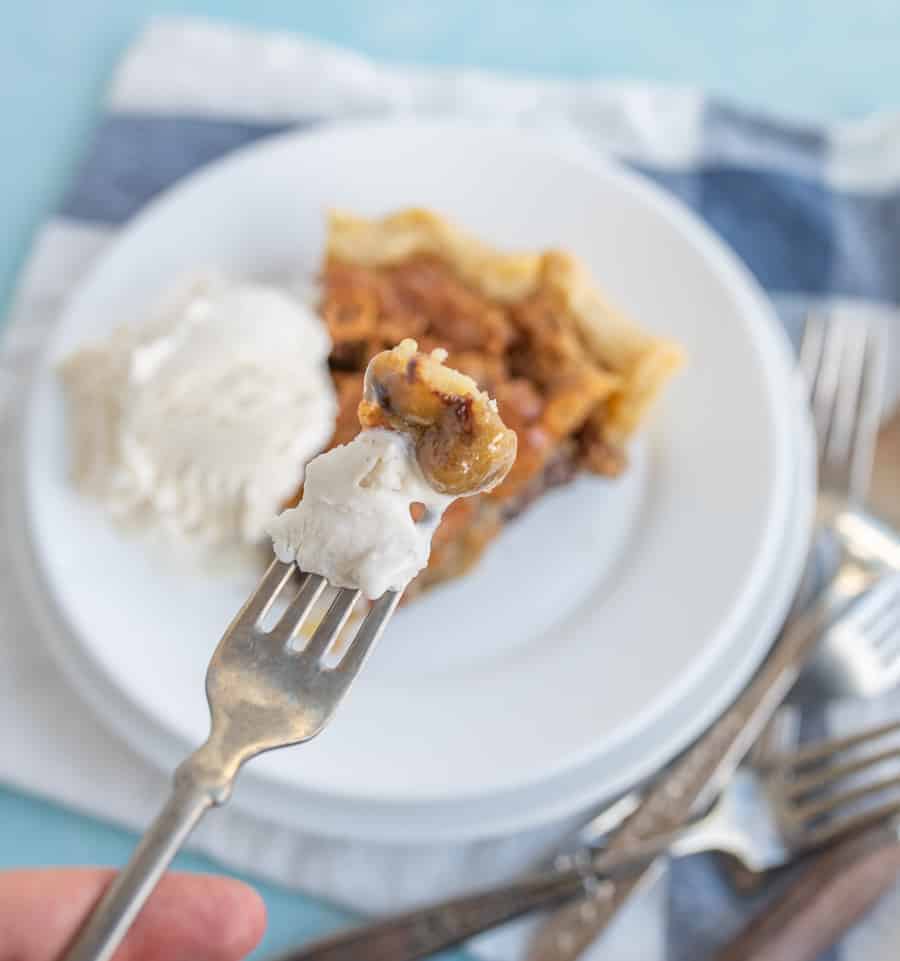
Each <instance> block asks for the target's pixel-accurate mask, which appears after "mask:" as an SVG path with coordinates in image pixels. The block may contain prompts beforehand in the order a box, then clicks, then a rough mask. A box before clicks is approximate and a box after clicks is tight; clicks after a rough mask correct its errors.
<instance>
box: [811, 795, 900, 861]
mask: <svg viewBox="0 0 900 961" xmlns="http://www.w3.org/2000/svg"><path fill="white" fill-rule="evenodd" d="M898 815H900V801H892V802H890V803H888V804H882V805H880V806H879V807H874V808H870V809H869V810H868V811H860V812H859V813H857V814H852V815H850V816H848V817H843V818H839V819H836V820H834V821H832V822H827V823H825V824H822V825H819V826H818V827H813V828H809V829H806V830H803V831H802V833H800V834H798V835H797V836H796V838H795V842H794V846H795V848H796V849H797V850H801V851H803V850H811V849H813V848H818V847H822V846H823V845H826V844H830V843H831V842H833V841H837V840H839V839H840V838H843V837H847V836H848V835H851V834H855V833H857V832H858V831H860V830H862V829H863V828H866V827H869V826H870V825H874V824H879V823H881V822H884V821H887V820H889V819H891V818H895V817H897V816H898Z"/></svg>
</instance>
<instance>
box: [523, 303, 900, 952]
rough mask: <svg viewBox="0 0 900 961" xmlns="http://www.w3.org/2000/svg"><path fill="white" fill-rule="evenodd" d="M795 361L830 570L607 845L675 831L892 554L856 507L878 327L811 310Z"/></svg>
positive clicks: (567, 943) (878, 350)
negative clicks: (831, 548)
mask: <svg viewBox="0 0 900 961" xmlns="http://www.w3.org/2000/svg"><path fill="white" fill-rule="evenodd" d="M800 366H801V369H802V371H803V374H804V378H805V380H806V383H807V386H808V391H809V402H810V408H811V410H812V413H813V418H814V421H815V428H816V440H817V448H818V469H819V492H818V497H817V500H816V532H817V536H821V535H822V534H827V535H828V536H829V537H830V539H831V540H832V541H833V543H834V544H835V545H836V546H837V548H838V554H839V557H838V563H837V565H836V569H835V571H834V573H833V576H832V578H831V580H830V581H829V583H828V584H827V586H826V587H825V589H824V590H823V592H822V593H821V594H820V595H819V597H818V599H817V601H816V602H815V604H814V605H813V607H812V608H811V609H810V610H808V611H806V612H805V613H804V614H801V615H799V617H797V618H795V619H792V620H791V621H790V622H789V623H788V625H787V627H786V628H785V630H784V631H783V632H782V635H781V637H780V638H779V640H778V642H777V643H776V646H775V648H774V650H773V653H772V655H771V656H770V658H769V660H768V661H767V662H766V664H765V665H764V666H763V668H762V670H761V671H760V672H759V674H758V675H757V677H756V679H755V680H754V681H753V682H752V683H751V684H750V686H749V687H748V688H747V690H746V691H745V692H744V694H743V695H742V696H741V697H740V698H739V699H738V701H737V702H736V703H735V705H734V706H733V707H732V708H731V710H729V711H728V712H726V714H725V715H724V716H723V717H722V718H721V719H720V721H719V722H718V723H717V724H715V725H714V726H713V727H712V728H710V730H709V731H707V733H706V734H705V735H703V736H702V737H701V738H700V740H699V741H698V742H697V743H696V744H695V746H694V747H693V748H692V749H691V750H690V751H689V752H688V753H687V754H686V755H685V757H684V758H683V759H682V760H681V761H679V762H677V763H676V765H675V766H674V767H673V768H672V769H671V771H670V772H669V773H668V774H667V775H665V776H663V778H662V779H661V780H660V782H659V784H657V785H656V786H654V787H653V788H651V790H650V791H649V793H648V794H647V796H646V798H645V800H644V803H643V804H642V805H641V807H640V808H639V809H638V810H637V811H636V812H635V813H634V814H633V815H632V816H631V817H630V818H628V819H627V820H626V822H625V823H624V824H623V826H622V827H621V828H620V830H619V831H618V832H616V833H615V834H614V835H613V837H612V839H611V841H610V844H611V845H612V846H622V845H628V844H633V843H635V842H636V841H639V840H641V839H643V838H645V837H647V836H648V835H649V834H653V833H656V832H659V831H668V830H673V829H674V828H676V827H677V826H678V824H680V823H684V822H685V821H686V820H687V819H688V818H689V817H690V815H691V809H692V806H693V805H694V804H695V803H698V801H699V800H700V799H702V798H704V797H707V798H708V797H709V792H710V791H714V790H715V789H716V788H717V787H721V785H722V784H723V782H724V780H725V779H727V778H728V777H729V776H730V775H731V774H732V773H733V772H734V770H735V769H736V768H737V765H738V763H739V761H740V759H741V757H742V756H743V755H744V754H745V753H746V752H747V750H748V749H749V748H750V747H751V746H752V743H753V741H754V740H755V739H756V737H757V736H758V735H759V734H760V733H761V732H762V730H763V728H764V727H765V725H766V723H767V722H768V721H769V720H771V718H772V716H773V714H774V713H775V710H776V709H777V707H778V706H779V704H780V703H781V702H782V701H783V700H784V699H785V697H786V696H787V694H788V692H789V691H790V689H791V687H792V686H793V684H794V683H795V681H796V680H797V678H798V677H799V675H800V670H801V668H802V667H803V665H804V662H805V661H807V660H808V659H809V658H810V656H811V654H812V652H813V649H814V646H815V644H816V641H817V640H818V637H819V636H820V635H822V634H824V633H825V632H826V631H827V629H828V628H829V627H830V626H831V624H833V623H834V622H835V620H836V616H835V615H836V613H837V611H838V609H839V608H840V607H841V606H842V605H844V604H845V603H846V602H847V601H848V600H850V599H852V598H853V597H856V596H859V594H860V593H861V592H862V591H864V590H865V589H866V588H867V586H868V585H869V584H870V583H871V582H872V581H873V580H874V579H875V578H877V576H878V575H879V574H880V573H882V572H883V571H884V570H885V569H887V568H888V567H890V566H894V565H893V564H892V563H891V562H896V560H897V558H896V542H895V541H894V540H892V539H891V538H887V537H881V536H880V535H881V534H882V533H883V529H882V528H880V527H879V526H878V525H877V524H875V523H873V522H870V519H869V518H868V516H867V515H866V514H864V513H863V511H862V505H863V502H864V499H865V495H866V493H867V491H868V488H869V481H870V478H871V472H872V463H873V458H874V450H875V441H876V437H877V432H878V426H879V423H880V416H881V397H882V387H883V381H884V376H885V330H884V326H883V325H882V324H880V323H877V322H873V323H872V324H862V323H860V324H852V325H851V324H850V323H848V322H847V321H846V320H842V319H840V318H833V317H827V316H823V315H818V314H816V315H810V316H809V317H807V319H806V324H805V326H804V331H803V340H802V344H801V349H800ZM884 551H887V554H886V555H884ZM742 724H743V726H744V727H743V729H741V727H740V726H741V725H742ZM649 870H650V869H649V868H648V871H649ZM647 876H649V875H647ZM643 880H646V878H644V879H643ZM641 882H642V878H641V877H638V878H635V879H632V880H629V881H627V882H623V883H621V884H616V885H614V886H607V887H605V888H604V889H601V890H599V891H598V892H597V893H596V894H595V895H594V896H593V897H592V898H590V899H589V900H587V899H581V900H580V901H579V902H576V903H574V904H571V905H565V906H564V907H562V908H560V909H558V910H557V911H556V912H555V913H554V914H553V915H552V916H551V917H550V918H549V919H548V920H547V921H545V922H544V923H543V924H542V925H541V927H540V928H539V930H538V932H537V933H536V935H535V937H534V939H533V941H532V943H531V945H530V947H529V952H528V959H529V961H574V959H575V958H577V957H578V956H579V955H580V954H581V953H582V951H584V950H585V949H586V948H587V947H588V946H589V945H590V944H591V943H592V942H593V941H594V940H595V938H597V937H598V936H599V935H600V933H601V932H602V931H603V930H604V929H605V928H606V926H607V925H608V924H609V922H610V921H611V919H612V917H613V916H614V914H615V912H616V911H617V910H618V908H619V907H620V906H621V905H622V904H623V903H624V901H625V900H626V899H627V898H628V897H629V895H630V894H632V893H633V892H634V890H635V889H636V888H637V886H638V885H639V884H640V883H641Z"/></svg>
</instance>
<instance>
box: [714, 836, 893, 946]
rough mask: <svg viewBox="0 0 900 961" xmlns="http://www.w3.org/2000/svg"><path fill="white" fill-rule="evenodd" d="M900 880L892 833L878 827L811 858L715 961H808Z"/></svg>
mask: <svg viewBox="0 0 900 961" xmlns="http://www.w3.org/2000/svg"><path fill="white" fill-rule="evenodd" d="M898 874H900V843H898V838H897V833H896V831H893V830H887V829H886V828H885V827H883V826H880V827H877V828H871V829H869V830H868V831H866V832H865V833H863V834H861V835H859V836H857V837H854V838H850V839H848V840H846V841H843V842H841V843H840V844H837V845H835V846H834V847H833V848H831V849H830V850H828V851H825V852H823V853H821V854H817V855H814V856H813V857H812V858H811V859H810V860H809V861H808V863H807V864H806V865H804V867H802V868H801V869H800V873H799V875H797V876H796V877H795V878H794V879H793V880H792V881H791V882H790V883H789V885H788V887H787V889H786V890H785V891H783V892H782V894H781V895H778V896H777V900H776V902H775V904H774V905H773V906H771V907H769V908H764V909H763V910H762V911H761V913H760V914H759V915H758V916H757V917H755V918H753V919H752V920H750V921H749V922H748V923H747V925H746V926H745V927H744V929H743V930H742V931H740V932H739V933H738V934H737V935H736V936H735V937H734V938H733V939H732V940H731V941H730V942H729V943H728V944H727V945H726V946H725V947H724V948H722V949H721V950H720V951H719V953H718V954H716V956H715V961H814V959H815V958H818V957H819V956H820V955H821V954H822V952H823V951H825V950H827V949H828V948H829V947H831V945H832V944H834V943H835V942H836V941H838V940H839V939H840V938H841V936H842V935H843V934H844V933H845V932H846V931H848V930H849V929H850V928H851V927H852V926H853V925H854V924H855V923H856V922H857V921H858V920H859V919H860V918H861V917H862V916H863V915H864V914H865V913H866V912H867V911H869V910H870V909H871V908H872V907H873V906H874V905H875V903H876V902H877V901H878V900H879V898H880V897H881V896H882V895H883V894H884V893H885V892H886V891H888V890H890V888H891V887H892V886H893V884H894V883H895V881H896V878H897V875H898Z"/></svg>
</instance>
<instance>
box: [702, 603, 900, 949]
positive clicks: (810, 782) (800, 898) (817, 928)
mask: <svg viewBox="0 0 900 961" xmlns="http://www.w3.org/2000/svg"><path fill="white" fill-rule="evenodd" d="M894 612H895V620H897V621H898V622H900V617H897V616H896V615H900V609H898V607H897V606H896V598H895V606H894ZM885 616H890V615H889V614H887V613H886V615H885ZM892 638H893V641H894V642H895V643H900V629H897V624H895V629H894V630H893V632H892ZM897 734H900V722H894V723H888V724H884V725H881V726H879V727H876V728H870V729H869V730H868V731H867V732H863V733H862V734H856V735H851V736H850V737H844V738H837V739H833V740H832V741H830V742H825V744H824V745H820V746H819V747H817V748H806V749H804V748H801V749H800V751H799V752H796V753H795V757H797V758H798V759H799V761H800V766H799V767H798V768H797V769H795V771H794V777H793V779H792V780H789V781H788V782H786V783H785V785H784V786H783V787H782V788H781V789H780V793H782V794H785V793H787V794H791V795H792V796H793V798H794V803H795V804H798V805H800V808H801V810H802V811H804V812H805V814H804V817H805V818H806V820H807V823H817V824H820V825H824V826H827V824H828V822H829V816H830V813H831V811H832V810H836V809H837V807H840V808H844V807H847V806H848V805H849V806H850V809H851V810H854V809H855V810H856V816H857V817H863V818H865V819H866V820H867V821H869V822H874V823H871V824H870V826H869V827H868V828H866V829H865V830H863V831H862V832H855V833H851V835H850V836H849V837H848V838H846V839H844V840H842V841H841V842H839V843H837V844H834V845H831V846H829V847H827V848H826V849H825V850H824V851H823V852H821V853H818V854H814V855H811V856H809V857H807V858H804V859H803V860H802V862H801V864H800V865H799V866H798V868H797V870H796V871H795V872H794V873H793V874H792V875H791V876H790V878H789V880H788V881H787V883H786V885H785V886H782V887H780V888H778V889H777V890H776V892H775V895H774V896H773V898H772V899H771V901H770V903H769V904H768V905H767V906H766V907H765V908H764V909H763V910H762V911H760V912H759V914H757V915H756V916H755V917H754V918H753V919H751V920H750V921H749V922H748V923H747V924H746V925H745V926H744V927H743V929H742V930H741V931H740V932H739V933H738V934H737V935H736V936H734V937H733V938H732V939H731V940H730V941H729V942H728V943H727V944H726V945H725V946H724V947H723V948H721V949H720V950H719V951H718V952H717V953H716V954H715V956H714V957H715V961H815V959H816V958H818V957H819V956H820V954H821V953H822V952H823V951H825V950H826V949H827V948H829V947H830V946H831V945H832V944H834V943H835V942H836V941H838V940H839V939H840V938H841V937H842V936H843V935H844V934H845V933H846V932H847V931H848V930H849V929H850V928H851V927H852V926H853V925H854V924H855V923H856V922H857V921H858V920H860V918H862V917H863V916H864V915H865V914H866V912H867V911H869V910H870V909H871V908H872V907H873V906H874V905H875V904H876V903H877V902H878V900H879V899H880V898H881V896H882V895H883V894H885V893H886V892H887V891H888V890H889V889H891V888H892V887H893V886H894V885H895V883H896V881H897V877H898V875H900V803H898V799H897V798H898V792H900V777H898V776H897V762H898V761H900V746H898V744H897V737H896V736H897ZM887 738H893V742H892V743H890V742H889V743H886V744H885V743H884V742H885V741H886V739H887ZM890 762H893V766H892V767H886V765H888V764H890ZM873 772H874V773H875V775H876V780H873V779H872V775H873ZM791 784H792V785H793V786H791ZM885 787H888V789H889V790H890V792H891V796H892V797H893V800H886V799H885V797H884V794H883V789H884V788H885ZM776 790H779V789H778V788H776ZM788 829H790V825H789V826H788Z"/></svg>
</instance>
